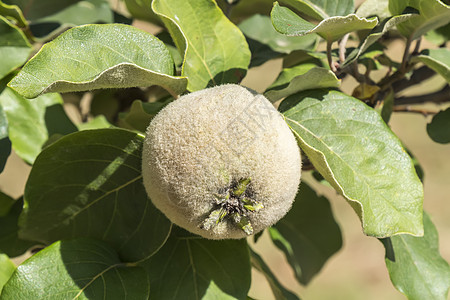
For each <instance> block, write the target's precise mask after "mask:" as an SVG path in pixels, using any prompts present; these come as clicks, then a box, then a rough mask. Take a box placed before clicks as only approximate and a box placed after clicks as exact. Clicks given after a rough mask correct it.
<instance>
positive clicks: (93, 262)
mask: <svg viewBox="0 0 450 300" xmlns="http://www.w3.org/2000/svg"><path fill="white" fill-rule="evenodd" d="M149 294H150V285H149V280H148V276H147V274H146V272H145V271H144V270H143V268H141V267H138V266H133V265H131V264H125V263H123V262H122V261H121V260H120V258H119V255H118V254H117V253H116V251H114V249H112V248H111V246H109V245H108V244H107V243H104V242H101V241H97V240H93V239H78V240H71V241H58V242H56V243H54V244H52V245H51V246H49V247H47V248H45V249H43V250H41V251H39V252H38V253H37V254H35V255H33V256H32V257H31V258H29V259H28V260H26V261H25V262H24V263H23V264H21V265H20V266H19V267H18V268H17V269H16V271H15V272H14V273H13V275H12V276H11V279H10V280H9V281H8V283H7V284H6V285H5V287H4V289H3V293H2V299H4V300H7V299H11V300H12V299H14V300H30V299H44V298H47V299H133V300H134V299H136V300H139V299H142V300H144V299H148V297H149Z"/></svg>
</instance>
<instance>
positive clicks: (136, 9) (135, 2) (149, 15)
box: [125, 0, 162, 24]
mask: <svg viewBox="0 0 450 300" xmlns="http://www.w3.org/2000/svg"><path fill="white" fill-rule="evenodd" d="M125 5H126V6H127V9H128V11H129V12H130V14H131V15H132V16H133V18H136V19H141V20H145V21H148V22H150V23H156V24H160V23H162V22H161V20H160V19H159V18H158V16H157V15H156V14H155V13H154V12H153V10H152V7H151V6H152V0H125Z"/></svg>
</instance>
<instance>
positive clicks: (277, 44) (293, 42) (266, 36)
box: [239, 15, 317, 67]
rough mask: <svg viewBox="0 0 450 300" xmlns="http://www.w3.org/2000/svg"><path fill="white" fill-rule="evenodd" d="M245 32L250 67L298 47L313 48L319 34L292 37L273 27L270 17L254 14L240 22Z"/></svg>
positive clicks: (240, 26)
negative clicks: (250, 57) (250, 56)
mask: <svg viewBox="0 0 450 300" xmlns="http://www.w3.org/2000/svg"><path fill="white" fill-rule="evenodd" d="M239 29H241V30H242V32H243V33H244V35H245V37H246V39H247V43H248V46H249V48H250V51H251V53H252V59H251V63H250V67H256V66H259V65H262V64H263V63H265V62H266V61H269V60H271V59H274V58H277V57H281V56H283V55H285V54H289V53H291V52H292V51H294V50H297V49H313V48H314V47H315V46H316V41H317V35H315V34H310V35H306V36H302V37H297V36H296V37H290V36H286V35H284V34H281V33H279V32H277V31H276V30H275V28H273V25H272V21H271V20H270V17H268V16H263V15H254V16H252V17H250V18H248V19H247V20H245V21H243V22H242V23H240V24H239Z"/></svg>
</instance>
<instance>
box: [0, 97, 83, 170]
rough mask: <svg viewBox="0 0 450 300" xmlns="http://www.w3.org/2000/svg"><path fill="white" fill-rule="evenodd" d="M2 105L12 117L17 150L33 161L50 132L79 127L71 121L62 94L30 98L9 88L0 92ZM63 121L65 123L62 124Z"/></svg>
mask: <svg viewBox="0 0 450 300" xmlns="http://www.w3.org/2000/svg"><path fill="white" fill-rule="evenodd" d="M0 105H2V106H3V110H4V112H5V115H6V118H7V119H8V123H9V139H10V140H11V143H12V147H13V149H14V151H15V152H16V153H17V155H19V156H20V157H21V158H22V159H23V160H25V161H26V162H28V163H30V164H32V163H33V162H34V160H35V158H36V156H37V155H38V154H39V152H41V149H42V146H43V145H44V143H45V142H46V141H47V139H48V137H49V136H50V135H52V134H54V133H60V134H67V133H70V132H72V131H74V130H76V128H75V127H71V126H70V124H71V123H69V124H68V122H69V121H68V119H67V116H66V115H65V113H64V110H63V108H62V98H61V96H60V95H58V94H48V95H43V96H40V97H38V98H36V99H33V100H31V101H30V100H28V99H25V98H23V97H22V96H20V95H19V94H17V93H16V92H14V91H13V90H11V89H9V88H6V89H5V90H3V93H1V94H0ZM56 120H59V121H61V123H59V122H57V121H56ZM55 121H56V122H55ZM62 124H64V126H62V127H59V126H60V125H62ZM72 126H73V124H72Z"/></svg>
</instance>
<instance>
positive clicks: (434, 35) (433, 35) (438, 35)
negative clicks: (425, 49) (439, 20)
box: [425, 23, 450, 45]
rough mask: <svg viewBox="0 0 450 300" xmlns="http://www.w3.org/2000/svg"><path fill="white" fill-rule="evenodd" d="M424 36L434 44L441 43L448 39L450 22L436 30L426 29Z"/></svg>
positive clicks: (449, 38)
mask: <svg viewBox="0 0 450 300" xmlns="http://www.w3.org/2000/svg"><path fill="white" fill-rule="evenodd" d="M425 38H426V39H427V40H428V41H430V42H432V43H433V44H435V45H442V44H444V43H445V42H447V41H448V40H450V23H448V24H447V25H445V26H442V27H439V28H438V29H436V30H431V31H428V32H427V33H426V34H425Z"/></svg>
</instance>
